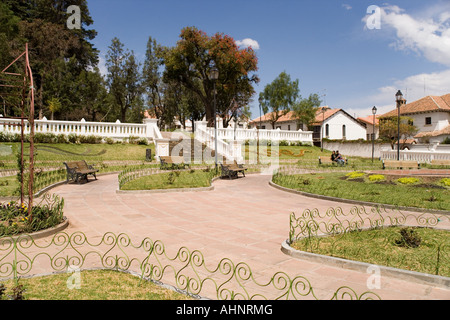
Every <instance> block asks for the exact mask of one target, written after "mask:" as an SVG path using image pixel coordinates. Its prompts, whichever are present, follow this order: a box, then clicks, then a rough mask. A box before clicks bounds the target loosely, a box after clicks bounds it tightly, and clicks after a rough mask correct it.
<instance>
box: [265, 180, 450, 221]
mask: <svg viewBox="0 0 450 320" xmlns="http://www.w3.org/2000/svg"><path fill="white" fill-rule="evenodd" d="M269 185H270V186H271V187H274V188H276V189H279V190H281V191H285V192H290V193H294V194H299V195H302V196H306V197H310V198H316V199H322V200H330V201H336V202H343V203H350V204H357V205H363V206H383V207H385V208H389V209H397V210H407V211H413V212H420V213H423V212H427V213H438V214H444V215H450V211H446V210H437V209H425V208H415V207H404V206H395V205H392V204H384V203H376V202H367V201H358V200H352V199H343V198H336V197H330V196H324V195H321V194H315V193H309V192H304V191H299V190H294V189H290V188H286V187H283V186H280V185H278V184H276V183H274V182H273V181H272V180H270V181H269Z"/></svg>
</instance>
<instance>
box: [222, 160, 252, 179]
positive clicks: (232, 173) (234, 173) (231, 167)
mask: <svg viewBox="0 0 450 320" xmlns="http://www.w3.org/2000/svg"><path fill="white" fill-rule="evenodd" d="M220 166H221V169H222V176H221V177H222V178H223V177H228V178H229V179H233V178H237V177H238V173H242V175H243V176H244V177H245V170H247V168H245V167H244V166H243V165H242V164H238V163H237V162H236V160H234V161H233V162H231V163H230V162H225V163H221V164H220Z"/></svg>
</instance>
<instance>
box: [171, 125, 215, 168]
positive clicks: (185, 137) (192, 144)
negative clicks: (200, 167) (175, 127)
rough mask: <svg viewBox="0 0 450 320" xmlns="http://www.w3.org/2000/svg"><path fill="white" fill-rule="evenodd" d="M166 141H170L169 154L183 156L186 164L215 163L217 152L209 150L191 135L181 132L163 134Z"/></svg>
mask: <svg viewBox="0 0 450 320" xmlns="http://www.w3.org/2000/svg"><path fill="white" fill-rule="evenodd" d="M162 134H163V137H164V138H165V139H169V140H170V141H169V154H170V155H171V156H182V157H183V158H184V160H185V161H186V162H192V163H193V162H197V163H202V162H214V157H215V151H214V150H212V149H210V148H208V146H207V145H206V144H205V143H202V142H200V141H198V140H196V139H194V138H192V137H191V136H190V135H189V134H184V133H180V132H162Z"/></svg>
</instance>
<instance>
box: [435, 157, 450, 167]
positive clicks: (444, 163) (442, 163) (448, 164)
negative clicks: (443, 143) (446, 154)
mask: <svg viewBox="0 0 450 320" xmlns="http://www.w3.org/2000/svg"><path fill="white" fill-rule="evenodd" d="M431 165H432V166H443V167H450V160H446V159H441V160H431Z"/></svg>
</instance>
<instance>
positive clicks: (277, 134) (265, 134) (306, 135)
mask: <svg viewBox="0 0 450 320" xmlns="http://www.w3.org/2000/svg"><path fill="white" fill-rule="evenodd" d="M206 131H207V132H208V133H209V134H210V135H214V128H211V127H208V128H206ZM312 134H313V133H312V132H311V131H288V130H278V129H277V130H257V129H233V128H226V129H224V128H219V129H217V137H218V138H219V139H222V140H227V141H231V140H241V141H242V140H243V141H245V140H256V139H258V136H259V139H261V140H270V141H283V140H284V141H288V142H302V143H309V144H311V145H312V143H313V139H312V136H313V135H312Z"/></svg>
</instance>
